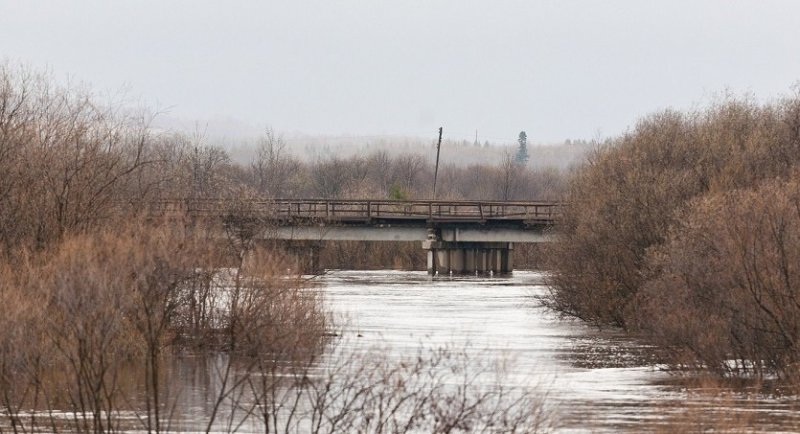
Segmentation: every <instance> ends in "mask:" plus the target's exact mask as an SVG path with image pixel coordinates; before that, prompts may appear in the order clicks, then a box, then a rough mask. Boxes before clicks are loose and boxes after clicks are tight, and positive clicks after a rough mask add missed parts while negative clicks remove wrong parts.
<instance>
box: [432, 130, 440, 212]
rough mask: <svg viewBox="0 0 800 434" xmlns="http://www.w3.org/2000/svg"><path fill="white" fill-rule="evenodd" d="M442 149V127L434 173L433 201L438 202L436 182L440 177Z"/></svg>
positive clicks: (437, 145)
mask: <svg viewBox="0 0 800 434" xmlns="http://www.w3.org/2000/svg"><path fill="white" fill-rule="evenodd" d="M441 149H442V127H439V143H437V144H436V168H435V169H434V171H433V200H436V180H437V178H438V177H439V151H440V150H441Z"/></svg>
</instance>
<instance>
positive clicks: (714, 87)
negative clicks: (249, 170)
mask: <svg viewBox="0 0 800 434" xmlns="http://www.w3.org/2000/svg"><path fill="white" fill-rule="evenodd" d="M0 58H5V59H7V60H10V61H12V62H18V63H19V62H21V63H24V64H27V65H31V66H34V67H37V68H45V67H46V68H49V69H50V70H51V71H52V72H53V73H54V75H55V76H56V77H58V78H60V79H61V78H66V77H74V78H75V79H79V80H82V81H85V82H87V83H89V84H90V85H91V86H92V87H93V88H95V89H98V90H101V91H114V90H116V89H120V88H122V87H128V88H129V89H130V93H131V95H133V96H135V97H137V98H139V99H141V100H143V101H145V102H146V103H147V104H148V105H150V106H152V107H156V106H157V107H160V108H169V111H170V114H171V115H172V116H175V117H179V118H183V119H219V118H230V119H235V120H239V121H242V122H244V123H247V124H251V125H254V126H258V127H261V126H264V125H271V126H273V127H274V128H275V129H277V130H279V131H283V132H287V133H291V132H303V133H308V134H337V135H338V134H354V135H381V134H387V135H394V134H403V135H418V136H433V135H434V134H435V131H436V129H437V128H438V127H439V126H444V129H445V133H446V135H448V136H449V137H453V138H456V137H471V136H472V135H473V134H474V131H475V130H476V129H477V130H478V134H479V137H480V139H481V140H484V139H489V140H497V139H511V140H513V138H514V137H516V135H517V133H518V132H519V131H520V130H526V131H527V132H528V137H529V138H530V139H532V140H534V141H537V142H546V141H557V140H561V139H565V138H592V137H595V136H596V135H598V133H599V134H600V135H602V136H609V135H613V134H616V133H619V132H621V131H623V130H624V129H626V128H627V127H628V126H630V125H632V124H633V123H634V122H635V121H636V119H637V118H639V117H641V116H643V115H645V114H647V113H649V112H652V111H654V110H657V109H661V108H665V107H675V108H691V107H693V106H696V105H697V104H703V103H707V102H708V101H709V100H710V99H711V98H712V97H713V96H714V95H715V94H717V93H719V92H720V91H723V90H725V89H729V90H732V91H734V92H737V93H743V92H750V93H753V94H755V95H756V96H757V97H758V98H760V99H764V100H766V99H770V98H774V97H777V96H780V95H782V94H786V93H788V92H790V90H791V87H792V85H793V84H795V83H797V82H798V80H800V1H788V0H787V1H764V0H760V1H747V2H745V1H722V0H715V1H696V0H695V1H674V0H673V1H660V2H655V1H640V0H637V1H609V0H603V1H588V0H587V1H564V0H558V1H533V0H528V1H481V2H478V1H464V0H440V1H437V0H424V1H404V0H392V1H378V0H369V1H367V0H363V1H335V0H324V1H305V0H303V1H299V0H295V1H282V2H275V1H260V2H256V1H252V2H234V1H201V0H191V1H165V0H159V1H48V2H44V1H22V0H20V1H6V0H0Z"/></svg>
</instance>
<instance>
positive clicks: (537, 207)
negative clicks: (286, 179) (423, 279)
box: [159, 199, 561, 274]
mask: <svg viewBox="0 0 800 434" xmlns="http://www.w3.org/2000/svg"><path fill="white" fill-rule="evenodd" d="M159 206H160V207H161V209H162V211H163V212H168V211H169V210H174V211H178V210H180V211H183V212H187V213H188V214H189V215H191V216H208V217H214V218H221V219H222V220H223V222H225V224H227V225H241V224H242V223H243V222H252V221H259V222H262V223H265V226H266V227H267V228H268V229H267V230H265V231H263V235H262V236H263V237H265V238H271V239H280V240H292V241H325V240H353V241H420V242H421V244H422V248H423V249H425V250H427V252H428V272H429V273H430V274H437V273H448V274H449V273H454V274H465V273H466V274H474V273H476V272H477V273H490V272H492V273H508V272H511V271H512V270H513V267H514V266H513V250H514V244H515V243H540V242H547V241H550V240H551V235H550V234H549V233H548V230H547V229H548V228H550V227H551V226H553V225H554V224H555V222H556V220H557V219H558V217H559V215H560V208H561V204H559V203H557V202H503V201H431V200H413V201H394V200H324V199H276V200H268V201H255V200H247V201H222V200H195V201H180V202H179V201H170V202H164V203H162V204H160V205H159Z"/></svg>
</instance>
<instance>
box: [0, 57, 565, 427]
mask: <svg viewBox="0 0 800 434" xmlns="http://www.w3.org/2000/svg"><path fill="white" fill-rule="evenodd" d="M148 124H149V117H148V116H143V115H139V114H131V112H129V111H126V110H123V109H121V108H119V107H116V106H113V105H108V106H104V105H102V104H98V102H97V101H96V100H95V99H94V98H93V96H92V95H91V93H90V92H89V91H88V90H85V89H81V88H66V87H61V86H58V85H56V84H54V82H53V81H52V80H51V79H50V78H49V77H48V76H46V75H42V74H38V73H35V72H31V71H28V70H25V69H24V68H14V67H11V66H9V65H7V64H6V65H3V64H0V432H1V431H4V430H6V429H10V430H11V431H13V432H31V431H37V430H47V431H54V432H55V431H61V430H69V431H73V430H74V431H79V432H106V431H119V430H122V429H140V430H147V431H148V432H161V431H165V430H169V429H171V428H172V427H174V426H173V423H175V420H174V416H175V415H174V414H173V412H174V410H175V406H176V404H177V402H178V400H179V395H180V391H176V390H173V388H172V387H171V386H172V385H173V380H174V378H173V377H174V375H176V374H175V372H174V370H173V369H170V368H169V367H168V365H169V364H170V362H171V361H174V360H175V359H180V358H181V357H182V355H184V354H191V355H192V357H196V358H197V359H200V360H202V361H203V363H207V364H208V366H209V368H208V371H207V372H206V374H207V375H208V376H209V377H211V380H210V381H209V383H210V385H209V387H208V396H207V401H206V403H207V404H208V409H207V413H206V414H205V417H206V418H205V419H204V420H203V421H202V422H203V424H204V425H205V426H204V427H203V428H205V430H206V431H210V430H212V429H214V430H220V429H222V430H227V431H233V430H236V429H237V428H238V427H239V426H240V424H241V423H243V421H244V420H247V419H248V418H251V417H253V416H254V415H256V416H257V417H259V418H261V419H262V422H263V423H262V425H261V426H263V427H264V428H265V430H266V432H322V431H325V432H329V431H337V430H338V431H342V430H344V431H347V430H351V429H363V430H367V431H373V432H381V431H384V432H386V431H391V432H406V431H409V430H412V429H417V430H420V429H421V430H424V431H431V432H442V433H444V432H467V431H471V430H473V428H474V429H478V428H479V427H485V429H486V430H489V429H491V430H492V432H496V431H505V432H513V431H520V430H525V431H528V432H530V431H532V430H536V429H539V428H540V427H542V426H543V425H542V423H543V420H544V419H543V415H544V413H543V412H542V407H541V405H537V401H534V396H533V395H532V394H531V393H527V392H526V393H523V394H514V393H509V392H508V391H505V390H504V388H503V387H501V386H502V385H501V384H495V385H493V386H492V387H488V388H487V387H484V386H483V384H484V383H481V384H478V383H476V382H474V381H473V380H474V379H473V378H471V377H469V376H467V374H466V373H467V372H469V373H470V374H469V375H472V373H475V374H476V375H477V373H481V375H482V374H485V373H486V372H485V371H486V370H485V369H481V368H485V367H480V366H479V367H477V369H476V367H475V366H473V365H472V364H471V363H467V361H464V360H461V359H458V357H457V354H456V353H455V352H452V351H444V350H443V351H440V352H434V353H432V354H425V355H420V356H419V357H417V358H414V359H409V360H406V361H399V362H398V363H399V364H396V363H395V362H394V361H391V360H389V359H385V358H384V359H381V358H379V357H378V356H377V355H375V354H371V353H369V354H367V353H363V352H358V351H353V352H352V354H348V353H339V356H340V358H336V359H331V360H327V359H325V360H323V359H322V358H321V355H322V354H323V353H324V352H325V350H326V348H327V349H328V351H330V349H331V348H335V346H334V345H333V343H332V342H331V333H332V324H331V321H330V318H329V314H328V312H327V311H326V309H325V306H324V303H323V300H322V298H321V296H320V294H319V292H318V291H316V290H314V288H310V287H309V286H308V283H307V282H305V281H303V280H302V279H301V278H299V277H298V276H296V275H293V274H291V273H287V272H286V270H287V269H288V268H291V262H292V259H291V258H290V257H288V256H287V255H286V254H285V252H284V253H282V252H281V251H280V250H276V249H267V248H266V246H263V245H259V244H258V243H256V241H255V240H256V238H257V236H258V235H259V233H261V232H263V231H266V230H269V228H268V227H266V226H265V225H264V224H263V222H259V221H249V220H248V219H246V218H242V219H239V221H240V222H243V223H242V224H239V225H228V226H226V227H225V230H223V229H222V228H223V225H222V224H221V222H203V221H191V219H184V218H181V217H180V216H171V218H170V219H169V220H159V218H158V217H155V216H154V215H153V214H148V213H147V209H148V207H149V206H150V205H151V204H153V203H156V202H157V201H159V200H161V199H171V200H176V199H177V200H182V199H205V198H213V199H219V198H229V199H236V198H270V197H277V196H295V197H297V196H308V197H314V196H318V197H319V196H323V197H355V196H364V197H377V198H384V197H396V198H399V197H401V196H402V197H415V196H419V197H426V195H427V194H428V186H429V185H430V182H429V178H431V176H432V169H431V168H430V167H429V165H427V164H426V163H425V162H424V160H423V159H421V158H420V157H419V156H415V155H401V156H399V157H394V158H389V157H388V156H387V155H386V154H380V153H378V154H373V155H369V156H366V157H357V158H349V159H337V158H331V159H328V160H321V161H318V162H316V163H314V164H301V163H299V162H298V161H296V160H294V159H293V158H292V157H290V156H289V155H288V154H286V153H284V152H283V147H282V146H283V145H282V143H281V141H280V138H279V137H276V136H275V135H274V134H273V133H272V132H268V133H267V134H266V136H265V138H264V140H263V141H262V143H261V144H260V149H259V152H258V158H257V159H256V161H255V162H253V164H252V165H249V166H242V165H238V164H235V163H233V162H232V161H231V159H230V158H229V157H228V155H227V153H226V152H225V151H224V150H222V149H220V148H218V147H213V146H206V145H204V143H203V138H202V137H201V136H196V137H187V136H182V135H178V134H172V133H165V132H157V131H154V130H152V129H151V128H149V126H148ZM503 170H505V172H503ZM511 172H513V173H511ZM442 173H443V174H444V175H443V176H445V177H446V178H447V179H449V181H447V182H445V183H444V185H445V186H446V188H445V189H444V190H443V193H444V194H445V195H447V196H448V197H452V198H455V197H471V196H470V195H472V194H473V193H472V191H473V189H475V191H477V188H478V186H480V187H481V192H480V195H481V197H480V198H484V196H486V197H485V198H492V197H496V195H499V194H501V192H502V195H503V197H509V198H512V197H513V198H522V196H524V195H526V194H539V193H542V194H545V193H544V192H545V190H542V191H538V190H537V192H535V193H532V192H530V191H527V190H525V189H524V188H522V186H523V185H524V184H525V183H530V182H534V181H535V180H538V179H539V178H541V179H544V180H547V182H548V183H547V184H546V187H543V188H545V189H546V191H547V192H548V193H547V194H550V193H549V192H552V191H554V190H555V189H557V188H558V182H559V177H558V175H557V174H556V173H554V172H533V171H531V170H529V169H525V168H522V167H506V168H504V169H503V168H493V167H488V166H476V167H474V168H470V169H459V168H455V167H451V168H445V170H444V171H443V172H442ZM476 174H477V175H476ZM467 178H469V179H470V181H469V182H467V181H465V180H466V179H467ZM500 178H502V179H505V180H506V181H507V182H505V184H503V185H504V186H501V187H498V188H499V189H494V188H492V187H491V186H488V185H487V183H489V184H490V183H492V182H494V180H496V179H500ZM443 179H444V178H443ZM512 179H513V180H514V184H513V186H514V187H513V188H512V184H511V183H510V182H511V181H510V180H512ZM462 181H463V182H462ZM448 185H449V187H447V186H448ZM543 185H545V184H543ZM229 203H230V207H229V209H228V210H227V213H228V214H229V216H231V217H234V218H233V220H234V221H235V220H237V219H236V218H235V217H236V216H237V215H247V214H246V213H247V210H246V209H244V208H242V207H246V206H247V205H246V202H245V201H236V200H231V201H230V202H229ZM351 244H352V243H351ZM348 249H369V250H370V255H371V257H379V258H380V259H381V260H387V261H389V263H387V264H385V265H384V266H387V265H388V266H393V265H397V264H398V263H403V264H411V265H412V266H416V263H415V262H414V261H416V256H415V255H412V254H411V253H410V250H407V249H399V250H397V249H395V251H394V252H390V250H388V249H384V248H381V249H378V248H377V247H375V246H371V245H367V244H363V245H357V244H352V245H345V244H342V245H339V246H332V248H331V252H333V253H334V254H337V255H338V256H339V261H340V262H339V264H341V266H347V267H351V266H353V265H354V264H353V263H346V262H344V261H341V258H343V257H346V255H348V253H347V252H349V250H348ZM376 252H383V253H381V254H375V253H376ZM350 257H353V256H350ZM357 265H366V264H357ZM356 361H358V362H359V363H360V365H357V364H356V363H355V362H356ZM373 363H374V366H375V367H377V369H375V370H372V369H371V368H372V366H373ZM358 366H360V367H358ZM498 372H499V371H498ZM461 374H464V375H465V376H464V377H458V378H459V379H461V380H463V381H462V382H461V383H459V382H457V381H456V380H454V378H456V376H458V375H461ZM450 385H455V387H452V388H451V387H450ZM131 415H132V416H133V422H130V417H131ZM489 425H491V427H490V426H489Z"/></svg>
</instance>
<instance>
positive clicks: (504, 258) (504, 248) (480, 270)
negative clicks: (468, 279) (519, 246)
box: [422, 240, 514, 275]
mask: <svg viewBox="0 0 800 434" xmlns="http://www.w3.org/2000/svg"><path fill="white" fill-rule="evenodd" d="M422 248H423V249H425V250H427V252H428V253H427V256H428V274H431V275H436V274H450V273H452V274H476V273H477V274H487V273H494V274H505V273H511V272H512V271H513V270H514V261H513V256H514V255H513V252H514V243H506V242H454V241H436V240H426V241H423V242H422Z"/></svg>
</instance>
